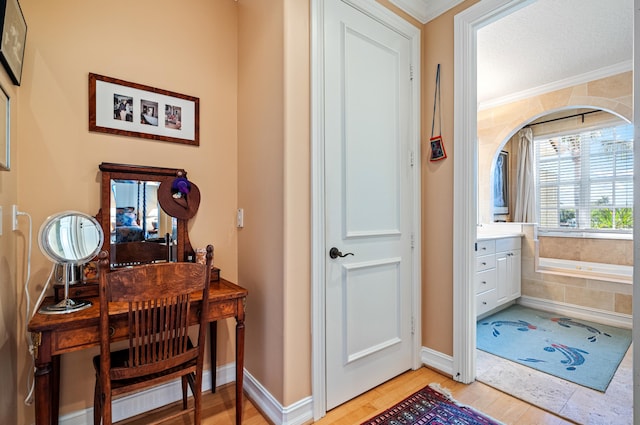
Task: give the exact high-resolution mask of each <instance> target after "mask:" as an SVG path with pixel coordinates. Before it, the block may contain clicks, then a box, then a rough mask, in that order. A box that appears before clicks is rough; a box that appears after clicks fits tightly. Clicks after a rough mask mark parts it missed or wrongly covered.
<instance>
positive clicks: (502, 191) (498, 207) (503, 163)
mask: <svg viewBox="0 0 640 425" xmlns="http://www.w3.org/2000/svg"><path fill="white" fill-rule="evenodd" d="M493 213H494V214H509V152H507V151H500V153H499V154H498V156H497V157H496V164H495V167H494V169H493Z"/></svg>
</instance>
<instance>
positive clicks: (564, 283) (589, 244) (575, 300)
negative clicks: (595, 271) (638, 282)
mask: <svg viewBox="0 0 640 425" xmlns="http://www.w3.org/2000/svg"><path fill="white" fill-rule="evenodd" d="M523 232H524V233H525V236H524V238H523V239H522V295H524V296H530V297H535V298H541V299H545V300H549V301H554V302H562V303H567V304H572V305H576V306H582V307H588V308H594V309H598V310H604V311H609V312H615V313H622V314H629V315H631V312H632V311H631V300H632V292H633V286H632V285H631V284H627V283H618V282H611V281H603V280H595V279H586V278H579V277H571V276H562V275H557V274H551V273H540V272H536V271H535V253H536V243H535V237H536V235H535V225H523ZM541 239H542V238H541ZM539 250H540V256H543V257H554V258H563V259H567V260H579V261H593V262H607V261H610V262H611V263H612V264H624V265H631V264H632V263H633V252H632V251H633V242H632V241H619V240H615V241H612V240H606V239H602V240H600V239H598V240H595V239H579V238H545V240H542V241H541V242H540V246H539ZM543 252H544V255H543ZM603 256H604V257H603ZM608 257H611V258H608ZM605 260H606V261H605Z"/></svg>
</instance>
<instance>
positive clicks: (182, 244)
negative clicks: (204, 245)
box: [96, 162, 195, 261]
mask: <svg viewBox="0 0 640 425" xmlns="http://www.w3.org/2000/svg"><path fill="white" fill-rule="evenodd" d="M99 168H100V171H101V172H102V182H101V185H100V210H99V211H98V214H96V219H97V220H98V222H99V223H100V225H101V227H102V230H103V231H104V234H105V238H104V240H105V243H104V246H103V248H102V249H103V250H105V251H109V255H111V238H110V237H109V235H110V234H111V181H112V180H140V181H157V182H161V183H162V182H164V181H166V180H169V181H173V179H175V178H176V177H178V176H180V175H181V176H182V177H186V176H187V172H186V170H183V169H180V168H161V167H146V166H142V165H127V164H114V163H110V162H103V163H101V164H100V165H99ZM176 220H177V238H176V240H177V247H176V261H193V258H195V257H194V250H193V248H192V247H191V242H190V241H189V231H188V229H187V225H188V220H184V219H180V218H176ZM109 258H111V257H109Z"/></svg>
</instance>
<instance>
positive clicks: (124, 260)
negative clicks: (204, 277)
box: [96, 162, 194, 269]
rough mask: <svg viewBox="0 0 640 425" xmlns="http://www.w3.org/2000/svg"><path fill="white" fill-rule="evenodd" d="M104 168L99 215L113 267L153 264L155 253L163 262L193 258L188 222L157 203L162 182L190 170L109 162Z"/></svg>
mask: <svg viewBox="0 0 640 425" xmlns="http://www.w3.org/2000/svg"><path fill="white" fill-rule="evenodd" d="M99 168H100V171H101V172H102V178H101V185H100V194H101V195H100V205H101V207H100V211H99V212H98V214H97V215H96V218H97V219H98V221H99V222H100V223H101V225H102V229H103V231H104V232H105V235H108V239H107V240H108V241H109V244H108V245H106V244H105V247H104V250H106V251H109V254H110V259H111V260H110V263H111V268H112V269H113V268H118V267H124V266H129V265H135V264H142V263H145V262H149V260H148V259H151V260H153V256H155V257H156V258H155V260H158V261H161V260H163V259H164V260H166V261H191V260H192V259H193V255H194V252H193V248H192V247H191V243H190V242H189V234H188V230H187V220H183V219H179V218H175V217H171V216H169V215H168V214H166V213H165V212H164V211H163V210H162V208H161V207H160V204H159V203H158V188H159V186H160V184H161V183H162V182H164V181H173V179H175V178H176V177H186V176H187V172H186V171H185V170H183V169H177V168H161V167H146V166H139V165H126V164H114V163H107V162H103V163H101V164H100V166H99ZM152 244H155V245H152ZM151 253H153V254H151ZM147 258H148V259H147Z"/></svg>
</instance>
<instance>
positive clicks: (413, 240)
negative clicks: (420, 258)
mask: <svg viewBox="0 0 640 425" xmlns="http://www.w3.org/2000/svg"><path fill="white" fill-rule="evenodd" d="M414 247H415V238H414V236H413V233H412V234H411V249H413V248H414Z"/></svg>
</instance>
